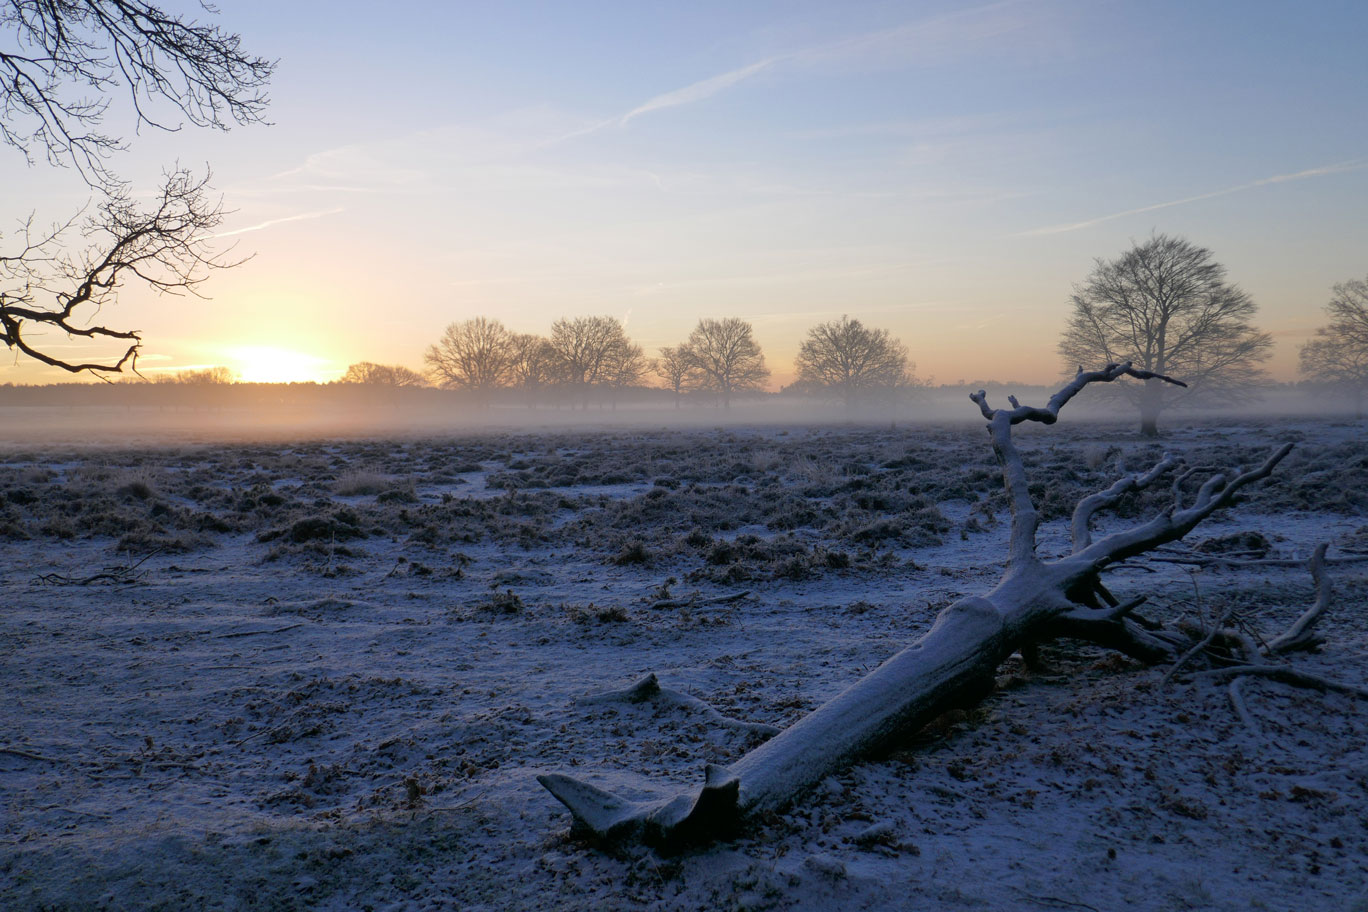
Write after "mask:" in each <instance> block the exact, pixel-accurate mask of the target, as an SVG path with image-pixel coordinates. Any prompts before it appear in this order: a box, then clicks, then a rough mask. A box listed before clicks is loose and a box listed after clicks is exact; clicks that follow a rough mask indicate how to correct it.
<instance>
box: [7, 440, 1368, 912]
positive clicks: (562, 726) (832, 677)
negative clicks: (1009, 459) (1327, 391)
mask: <svg viewBox="0 0 1368 912" xmlns="http://www.w3.org/2000/svg"><path fill="white" fill-rule="evenodd" d="M1018 436H1019V438H1020V444H1021V446H1022V448H1023V450H1024V452H1025V453H1026V454H1027V459H1028V463H1029V465H1030V468H1031V472H1032V475H1031V477H1032V481H1033V494H1034V495H1035V497H1036V500H1037V503H1038V505H1039V506H1040V507H1041V510H1042V513H1043V514H1044V516H1045V518H1046V520H1047V524H1046V526H1045V527H1044V529H1043V530H1042V535H1041V549H1042V551H1043V552H1050V551H1052V550H1061V549H1063V548H1064V547H1065V543H1066V540H1067V517H1068V512H1069V510H1070V509H1071V508H1072V506H1073V503H1074V502H1075V501H1076V500H1077V499H1078V497H1080V496H1082V495H1083V494H1085V493H1088V492H1090V491H1092V490H1096V489H1098V488H1101V487H1104V486H1105V485H1107V484H1109V483H1110V482H1111V481H1112V480H1113V479H1114V478H1116V477H1117V476H1118V474H1121V473H1123V472H1128V471H1135V470H1137V469H1141V468H1144V467H1146V466H1147V465H1148V464H1150V463H1152V462H1153V461H1154V460H1156V459H1157V458H1158V457H1159V455H1160V453H1161V451H1162V449H1165V448H1167V449H1172V450H1175V451H1178V452H1181V453H1183V454H1184V455H1185V456H1186V457H1187V458H1188V460H1189V462H1191V463H1192V464H1197V465H1211V466H1218V465H1219V466H1228V465H1231V464H1238V463H1241V462H1243V463H1250V462H1252V461H1254V460H1255V459H1257V458H1261V457H1262V456H1263V455H1264V453H1265V452H1266V450H1267V449H1268V448H1269V447H1270V446H1271V445H1272V443H1273V442H1275V441H1279V440H1284V439H1292V440H1296V441H1297V442H1298V448H1297V449H1296V450H1295V451H1294V452H1293V454H1292V456H1290V457H1289V458H1288V459H1287V460H1286V461H1285V462H1284V464H1283V465H1282V466H1280V467H1279V469H1278V471H1277V473H1276V475H1275V478H1274V479H1273V480H1272V481H1270V482H1269V483H1267V484H1265V485H1262V486H1260V487H1258V488H1256V489H1255V490H1253V491H1251V492H1250V493H1249V494H1248V496H1246V497H1243V498H1242V502H1241V504H1240V505H1238V506H1237V507H1236V508H1235V509H1234V510H1232V511H1231V512H1229V513H1228V514H1226V515H1225V516H1223V517H1221V518H1219V519H1217V520H1215V521H1213V522H1211V523H1208V524H1207V525H1206V526H1203V527H1201V528H1199V529H1198V530H1197V531H1196V532H1195V533H1194V534H1193V535H1192V536H1190V540H1189V542H1187V543H1185V545H1191V546H1194V547H1197V548H1199V549H1201V550H1202V551H1204V552H1206V553H1218V552H1226V553H1229V552H1231V551H1232V550H1233V551H1239V550H1241V549H1244V548H1246V547H1248V546H1249V545H1250V544H1251V543H1253V544H1254V545H1257V546H1258V547H1259V548H1260V549H1263V548H1266V549H1268V554H1269V555H1270V556H1274V557H1278V556H1290V557H1304V556H1306V555H1307V554H1309V553H1310V551H1311V549H1312V548H1313V547H1314V545H1315V544H1316V543H1317V542H1319V541H1322V540H1328V541H1330V542H1332V549H1331V556H1332V557H1334V556H1336V555H1337V554H1338V555H1340V556H1345V555H1349V554H1351V553H1352V552H1354V551H1356V550H1357V551H1360V552H1361V551H1365V550H1368V443H1366V442H1365V439H1364V436H1363V434H1362V430H1361V428H1360V427H1356V426H1354V425H1349V424H1338V425H1337V424H1333V423H1315V422H1304V423H1297V424H1291V423H1269V424H1266V425H1263V426H1260V427H1254V428H1234V427H1217V426H1202V425H1198V426H1193V427H1189V428H1185V429H1181V430H1178V431H1175V432H1174V433H1173V434H1172V435H1171V436H1170V437H1169V438H1168V439H1166V440H1164V441H1163V443H1162V445H1161V444H1156V443H1153V442H1146V441H1141V440H1139V439H1137V438H1135V437H1134V436H1133V435H1132V433H1131V431H1130V429H1129V427H1127V428H1116V427H1106V426H1096V425H1074V426H1070V425H1069V424H1068V423H1067V421H1066V422H1065V423H1064V424H1062V425H1061V426H1057V427H1054V428H1022V429H1021V433H1019V435H1018ZM1168 493H1169V492H1168V491H1167V490H1165V489H1162V488H1161V489H1160V490H1158V491H1151V492H1147V493H1146V494H1145V495H1144V496H1143V497H1142V498H1137V499H1133V500H1130V501H1127V502H1124V503H1123V504H1121V506H1120V509H1119V511H1118V513H1119V515H1118V516H1109V517H1105V518H1104V519H1103V522H1104V524H1107V525H1109V526H1111V527H1115V526H1116V525H1118V524H1120V523H1124V522H1126V521H1128V520H1133V519H1135V518H1136V517H1139V516H1142V515H1144V514H1146V513H1147V512H1149V511H1152V510H1154V509H1157V508H1158V507H1159V506H1160V504H1161V502H1162V501H1163V499H1164V498H1167V497H1168ZM1004 519H1005V502H1004V501H1003V499H1002V495H1001V492H1000V482H999V478H998V475H997V470H996V465H995V463H994V461H993V458H992V455H991V452H990V451H989V448H988V446H987V441H986V440H985V439H984V437H983V435H982V433H981V432H980V431H979V430H977V429H976V428H972V427H956V428H934V427H933V428H916V429H911V430H899V431H892V430H874V429H857V428H851V429H832V428H825V429H804V428H787V429H785V428H766V429H757V430H753V431H748V430H737V429H731V430H715V431H703V430H699V431H658V432H646V431H617V432H613V433H603V434H589V433H582V432H567V433H561V434H532V433H526V434H505V435H483V436H472V437H470V438H463V439H451V438H446V439H433V440H419V439H404V440H394V441H379V440H370V441H357V442H348V441H304V442H298V443H291V444H284V445H282V444H270V445H265V444H262V445H251V444H232V445H214V446H204V445H196V446H189V445H187V446H179V447H174V446H167V447H162V448H129V447H122V448H107V449H101V448H89V447H85V448H80V449H75V448H46V449H43V448H26V447H19V446H13V445H11V446H10V447H9V448H8V449H4V450H0V554H2V555H3V561H0V644H2V645H0V655H2V656H3V662H2V664H3V675H4V685H5V693H6V697H7V699H6V700H5V701H3V703H0V731H3V732H4V734H3V736H0V782H3V785H4V788H3V791H2V792H0V808H2V809H3V817H0V820H2V821H3V823H2V825H0V906H3V907H5V908H21V909H22V908H55V909H84V908H110V909H125V908H126V909H148V908H165V909H179V908H224V909H278V908H321V909H339V910H341V909H363V908H367V907H371V908H375V909H388V908H394V909H401V908H404V909H407V908H413V909H423V908H451V909H483V908H487V909H510V908H511V909H517V908H567V909H601V908H636V907H642V908H646V907H650V908H667V909H668V908H679V909H698V908H722V909H729V908H737V909H770V908H774V909H782V908H822V909H825V908H833V909H835V908H875V909H903V908H909V907H912V908H932V909H966V910H967V909H1030V908H1088V907H1092V908H1097V909H1115V908H1134V909H1141V910H1167V909H1206V908H1210V909H1230V910H1237V909H1238V910H1245V909H1260V908H1262V909H1351V908H1362V907H1363V906H1362V904H1363V903H1364V902H1368V863H1365V861H1364V859H1365V858H1368V829H1366V828H1365V826H1364V821H1363V808H1364V807H1368V706H1365V705H1364V703H1363V702H1362V701H1359V702H1355V701H1354V700H1353V699H1352V698H1350V697H1346V696H1337V695H1331V696H1324V695H1319V694H1313V693H1309V692H1305V691H1295V690H1289V689H1287V688H1286V687H1284V686H1282V685H1279V684H1275V683H1270V682H1262V681H1250V682H1248V684H1247V685H1246V686H1245V691H1246V699H1247V700H1248V702H1249V705H1250V709H1251V711H1252V713H1253V714H1254V716H1255V717H1256V720H1257V722H1258V725H1259V729H1260V730H1259V731H1258V732H1257V733H1256V732H1251V731H1249V730H1247V729H1246V728H1245V727H1244V726H1243V725H1242V724H1240V723H1239V721H1238V720H1237V719H1236V718H1235V717H1234V715H1233V714H1232V712H1231V710H1230V708H1229V705H1228V703H1227V697H1226V693H1225V689H1224V686H1216V685H1211V684H1203V683H1182V684H1174V685H1172V686H1170V687H1169V688H1167V689H1164V690H1162V691H1161V690H1159V688H1158V681H1159V678H1160V676H1161V673H1160V672H1158V671H1155V670H1151V669H1145V668H1142V667H1140V666H1137V665H1135V664H1133V663H1131V662H1129V661H1127V660H1124V659H1120V658H1118V657H1116V656H1114V655H1110V654H1108V653H1106V652H1105V651H1103V650H1100V649H1094V648H1091V647H1089V648H1080V647H1076V646H1071V645H1069V644H1059V645H1057V646H1055V647H1052V648H1051V649H1050V650H1049V651H1048V652H1047V656H1046V657H1047V659H1048V661H1049V662H1050V664H1051V666H1052V668H1051V671H1050V673H1034V674H1032V673H1028V672H1026V671H1025V670H1024V669H1023V668H1021V667H1019V666H1018V665H1016V664H1015V663H1009V665H1008V666H1006V667H1004V669H1003V670H1002V674H1001V676H1000V678H999V688H998V690H997V692H996V693H994V694H993V695H992V696H991V697H989V698H988V700H986V701H985V702H984V703H982V704H980V705H978V706H976V707H972V708H969V709H967V710H965V711H963V712H957V713H953V714H951V715H950V716H947V717H945V718H943V719H941V720H939V721H938V722H937V723H936V724H935V725H933V726H932V727H930V728H929V729H927V730H926V731H924V732H923V733H921V734H919V735H917V736H916V737H915V738H912V739H910V740H909V741H908V743H907V744H906V745H904V746H903V747H901V748H899V749H898V750H896V751H894V752H892V753H891V755H890V756H888V757H885V758H880V759H878V760H875V761H872V762H868V763H864V764H861V765H859V766H857V767H855V768H853V769H851V770H850V771H848V772H847V773H844V774H842V775H840V776H837V777H834V778H832V779H830V780H828V781H827V782H826V783H824V784H823V785H822V786H821V787H820V788H818V789H817V790H816V792H815V793H814V794H813V795H811V796H810V797H809V798H808V799H806V800H804V801H802V802H800V803H799V804H797V805H795V806H794V807H793V808H791V809H789V810H787V811H786V812H784V813H782V814H777V815H773V816H772V817H770V818H767V819H765V820H762V821H760V822H759V823H758V824H757V825H756V826H755V828H754V829H753V830H751V831H749V832H747V833H746V834H744V835H743V836H742V837H741V838H740V839H738V840H737V841H735V842H733V843H728V844H724V845H720V846H715V847H712V848H709V849H706V850H701V851H698V852H694V853H690V854H686V855H683V856H678V857H673V858H661V857H659V856H656V855H655V854H654V853H652V852H649V851H647V850H644V849H639V848H626V847H611V846H608V847H603V846H589V845H585V844H583V843H581V842H579V841H577V840H576V839H574V838H572V837H571V836H570V834H569V832H568V817H567V815H566V814H565V813H564V811H563V810H562V809H561V807H560V806H559V805H558V804H557V803H556V802H555V800H554V799H552V798H551V796H550V795H549V794H547V793H546V792H544V791H543V790H542V789H541V788H540V787H539V786H538V785H537V784H536V782H535V778H534V777H535V776H536V775H537V774H539V773H543V772H552V771H560V772H573V773H574V774H575V775H579V776H585V777H587V778H589V779H590V780H591V781H597V782H599V783H601V784H603V785H605V786H606V787H609V788H611V789H613V790H614V791H617V792H620V793H622V794H624V795H628V796H631V797H646V796H649V795H652V794H663V793H666V792H673V791H676V790H678V789H679V788H681V787H683V786H685V785H688V784H691V783H695V782H698V781H701V770H702V767H703V764H704V763H706V762H721V763H725V762H727V761H728V760H731V759H735V758H736V757H738V756H740V755H741V754H742V753H744V752H745V751H746V750H747V749H749V748H750V747H751V746H753V744H754V743H755V741H754V739H755V738H756V737H759V736H757V735H755V734H754V733H753V732H750V731H747V730H744V729H739V728H718V727H717V726H716V725H715V724H712V723H711V722H709V719H708V717H707V716H706V715H704V714H701V713H695V712H691V711H690V710H689V709H688V708H687V707H683V706H652V705H650V704H642V705H627V704H623V705H616V706H613V705H604V704H595V703H584V702H581V698H582V697H584V696H586V695H588V694H592V693H596V692H600V691H604V690H608V689H613V688H618V687H623V686H626V685H628V684H630V683H632V682H633V681H635V680H637V679H638V678H640V677H641V676H642V675H643V674H644V673H646V672H648V671H654V672H656V673H657V674H658V675H659V676H660V679H661V681H662V683H664V684H666V685H667V686H669V687H672V688H674V689H676V690H682V691H685V692H687V693H690V694H693V695H695V696H698V697H700V698H702V699H703V700H705V701H707V702H708V703H710V704H711V705H713V706H714V707H716V708H717V709H719V710H721V711H722V712H723V713H725V714H726V715H728V716H732V717H735V718H738V719H742V720H745V721H750V722H764V723H771V724H774V725H779V726H783V725H787V724H789V723H791V722H792V721H794V720H795V719H797V718H799V717H800V716H801V715H802V714H803V713H804V712H805V711H807V710H809V709H811V708H813V707H814V706H816V705H818V704H820V702H822V701H823V700H825V699H826V698H828V697H830V696H832V695H833V694H834V693H836V692H837V691H839V690H840V689H841V688H843V687H844V686H846V685H848V684H849V683H851V682H852V681H853V680H855V679H857V678H858V677H859V676H860V675H861V674H863V673H864V672H865V671H868V670H869V669H871V668H873V667H874V666H875V665H877V664H878V663H879V662H881V661H882V660H883V659H885V658H887V657H888V656H890V655H892V654H893V653H894V652H896V651H897V650H898V649H900V648H901V647H902V646H904V645H906V644H907V643H909V642H911V641H912V640H914V639H915V638H916V637H917V636H918V635H919V633H920V632H921V631H922V630H924V629H925V628H926V626H927V625H928V624H929V623H930V621H931V620H932V618H933V617H934V615H935V612H936V611H937V610H938V609H939V608H940V607H943V606H944V605H945V604H947V603H948V602H949V601H951V600H953V599H954V598H956V597H958V596H960V595H964V594H967V593H972V592H976V591H980V590H983V589H986V588H988V587H990V586H991V585H992V583H993V582H994V581H995V579H996V577H997V574H998V573H999V572H1000V569H1001V560H1002V557H1003V545H1004V542H1005V538H1006V529H1005V525H1006V523H1005V522H1004ZM1170 556H1172V555H1170ZM139 561H141V563H139ZM1365 566H1368V565H1363V564H1356V565H1339V566H1336V567H1334V568H1332V573H1333V575H1334V579H1335V584H1336V592H1337V599H1336V603H1335V605H1334V608H1333V609H1332V612H1333V613H1332V615H1331V616H1330V618H1329V619H1328V620H1327V621H1326V623H1325V628H1326V632H1327V633H1328V634H1329V635H1330V643H1329V644H1328V646H1327V647H1326V649H1325V650H1324V652H1323V653H1321V654H1320V655H1317V656H1311V657H1307V658H1305V659H1301V660H1299V661H1302V662H1304V663H1305V664H1306V665H1307V667H1309V668H1311V669H1314V670H1317V671H1320V672H1322V673H1325V674H1328V675H1331V676H1335V677H1339V678H1342V679H1346V680H1354V681H1358V682H1360V683H1362V682H1363V681H1364V680H1365V678H1368V633H1366V632H1365V623H1368V613H1366V612H1365V610H1364V600H1365V596H1368V575H1366V574H1365V569H1364V567H1365ZM107 567H118V568H123V572H120V573H115V574H112V576H113V577H114V578H115V579H117V580H128V579H131V580H132V581H131V582H111V581H110V580H108V579H103V580H99V581H96V582H92V583H90V584H88V585H70V584H62V583H60V582H56V583H54V582H43V581H42V578H44V577H45V576H47V575H49V574H52V575H55V576H47V578H48V579H49V580H52V579H56V578H57V577H61V578H65V579H68V580H73V579H81V578H85V577H89V576H92V575H95V574H98V573H100V572H101V570H102V569H103V568H107ZM1113 580H1114V584H1113V586H1112V588H1113V589H1114V590H1115V591H1117V593H1118V595H1122V596H1130V595H1137V594H1141V593H1149V594H1150V595H1151V601H1150V603H1149V605H1147V606H1146V610H1147V611H1149V612H1150V613H1151V615H1153V616H1154V617H1156V618H1159V619H1162V620H1165V621H1166V622H1169V623H1177V622H1180V621H1182V620H1184V619H1186V620H1197V619H1200V618H1201V617H1204V616H1205V617H1210V616H1212V615H1213V614H1216V613H1219V612H1221V611H1224V610H1225V609H1227V608H1230V607H1234V608H1236V610H1237V612H1238V613H1239V616H1240V617H1241V618H1243V619H1245V620H1246V621H1247V623H1248V624H1249V625H1250V627H1251V629H1252V630H1255V631H1258V630H1264V631H1273V630H1276V629H1278V628H1279V626H1280V625H1285V624H1286V623H1287V622H1288V621H1289V620H1290V619H1291V618H1292V617H1295V616H1296V614H1297V613H1299V612H1300V610H1301V609H1302V608H1303V607H1304V606H1305V605H1306V604H1307V603H1308V602H1309V600H1310V598H1311V585H1310V579H1309V576H1308V574H1307V573H1306V572H1305V570H1302V569H1299V568H1295V567H1294V568H1272V569H1268V568H1265V569H1258V570H1255V569H1228V570H1221V569H1211V568H1208V569H1203V570H1199V571H1193V570H1192V569H1191V567H1190V566H1188V565H1184V564H1177V563H1164V562H1140V563H1139V564H1137V565H1136V566H1135V567H1132V568H1126V569H1122V570H1120V571H1118V572H1117V573H1116V574H1114V577H1113ZM741 591H748V592H749V594H748V595H747V596H746V597H745V598H742V599H739V600H736V601H730V602H720V603H719V602H712V603H709V599H714V598H716V597H718V596H725V595H731V594H736V593H739V592H741ZM662 605H663V606H662ZM1356 904H1359V905H1356Z"/></svg>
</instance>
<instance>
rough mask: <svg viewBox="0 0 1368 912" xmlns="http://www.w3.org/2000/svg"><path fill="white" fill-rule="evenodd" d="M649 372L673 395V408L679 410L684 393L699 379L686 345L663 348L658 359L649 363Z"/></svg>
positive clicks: (695, 364) (691, 354)
mask: <svg viewBox="0 0 1368 912" xmlns="http://www.w3.org/2000/svg"><path fill="white" fill-rule="evenodd" d="M651 370H652V371H653V372H654V373H655V375H656V376H657V377H659V378H660V379H661V380H664V381H665V388H666V389H668V390H670V391H672V392H673V393H674V402H675V408H679V399H680V397H681V396H682V395H683V393H684V391H685V390H688V389H691V388H693V387H694V386H695V385H697V383H698V379H699V369H698V363H697V361H696V359H695V358H694V354H693V352H692V351H690V350H689V346H687V345H674V346H670V345H667V346H665V347H663V348H662V349H661V350H660V357H658V358H656V359H655V360H654V361H652V362H651Z"/></svg>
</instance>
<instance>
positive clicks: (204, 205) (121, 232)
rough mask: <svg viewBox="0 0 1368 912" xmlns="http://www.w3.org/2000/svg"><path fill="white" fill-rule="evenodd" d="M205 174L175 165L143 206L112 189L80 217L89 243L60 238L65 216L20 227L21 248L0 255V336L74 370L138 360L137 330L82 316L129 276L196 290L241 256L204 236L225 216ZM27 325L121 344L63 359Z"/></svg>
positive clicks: (104, 369) (159, 287) (160, 288)
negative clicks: (71, 245)
mask: <svg viewBox="0 0 1368 912" xmlns="http://www.w3.org/2000/svg"><path fill="white" fill-rule="evenodd" d="M208 182H209V176H208V175H205V176H204V177H202V178H197V177H195V176H194V175H192V174H191V173H190V172H189V171H186V170H184V169H181V170H176V171H173V172H171V173H170V174H168V175H167V176H166V182H165V184H164V185H163V187H162V189H161V193H160V196H159V197H158V198H157V199H156V201H155V202H154V203H153V204H152V205H151V206H150V207H147V208H143V207H140V206H138V205H137V204H136V203H134V202H133V201H132V200H131V199H130V198H129V197H128V196H127V195H126V194H125V193H124V192H122V191H118V192H115V193H114V194H113V195H111V196H110V197H108V198H107V199H106V200H105V201H104V202H103V203H102V204H101V205H100V206H99V208H98V209H97V210H96V211H95V212H93V213H92V214H91V215H90V216H89V217H88V218H87V219H86V221H85V224H84V225H83V227H82V230H81V233H82V235H83V236H84V238H85V241H86V245H87V246H85V247H83V248H80V249H77V250H68V249H64V247H63V245H64V243H65V241H66V234H67V233H69V232H68V231H67V230H66V228H69V227H70V224H68V226H66V228H61V229H57V230H54V231H53V232H51V233H48V234H46V235H45V236H43V237H41V238H39V239H38V240H36V241H35V240H34V239H33V238H32V237H31V236H30V235H28V234H27V232H26V234H25V237H24V241H23V243H22V246H21V249H20V250H19V251H18V252H17V253H15V254H13V255H9V256H3V257H0V342H3V343H4V344H5V345H6V346H7V347H9V348H11V349H14V350H16V351H18V352H21V353H23V354H25V355H27V356H29V357H31V358H33V359H35V360H37V361H40V362H42V363H44V364H47V365H50V366H52V367H59V368H61V369H63V370H66V371H70V372H72V373H78V372H81V371H94V372H101V373H116V372H118V371H120V370H122V369H123V367H124V365H126V364H128V365H134V364H136V359H137V354H138V349H139V347H140V345H141V344H142V337H141V335H140V333H139V332H138V331H137V330H119V329H111V328H110V327H107V326H102V325H98V324H95V325H90V324H85V323H82V322H79V321H78V318H79V315H80V314H83V313H84V312H85V311H87V310H93V311H98V310H100V309H101V308H102V307H104V306H105V305H106V304H110V303H113V302H114V301H115V300H116V298H117V296H118V292H119V290H120V288H121V287H122V286H123V285H124V284H126V283H127V282H128V281H129V280H136V281H138V282H139V283H141V284H143V285H145V286H147V287H149V288H151V289H152V290H154V291H156V292H159V293H162V294H184V293H190V294H197V293H198V291H197V289H198V286H199V284H200V283H201V282H203V281H204V280H205V279H206V278H207V277H208V273H209V272H210V271H212V270H214V269H220V268H224V267H228V266H234V265H237V262H238V261H229V260H226V259H224V258H223V257H222V256H221V255H220V254H217V253H215V252H214V251H212V250H211V249H210V248H209V247H208V245H207V238H208V236H209V234H210V233H212V231H213V229H214V228H216V227H218V225H219V223H220V221H221V220H222V216H223V210H222V208H221V205H220V203H219V201H218V200H216V199H213V198H212V197H210V195H209V190H208ZM33 327H50V328H53V329H57V330H60V331H61V332H63V333H65V334H66V335H67V336H74V337H79V338H84V339H90V340H96V341H98V340H119V341H121V342H124V343H127V344H126V345H123V346H122V347H121V348H120V349H119V351H120V352H121V354H116V355H111V356H110V357H109V358H108V359H99V360H93V361H77V360H67V359H65V358H60V357H57V356H56V355H53V354H51V353H50V352H49V351H46V350H44V348H43V347H40V346H38V345H35V344H33V343H32V342H31V341H30V339H29V338H27V337H26V336H25V332H26V331H27V330H28V329H29V328H33Z"/></svg>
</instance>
